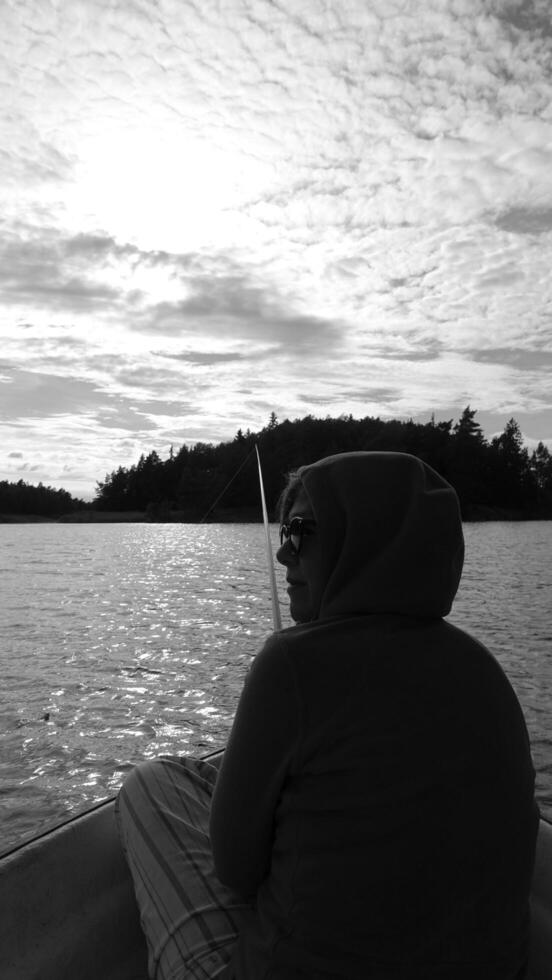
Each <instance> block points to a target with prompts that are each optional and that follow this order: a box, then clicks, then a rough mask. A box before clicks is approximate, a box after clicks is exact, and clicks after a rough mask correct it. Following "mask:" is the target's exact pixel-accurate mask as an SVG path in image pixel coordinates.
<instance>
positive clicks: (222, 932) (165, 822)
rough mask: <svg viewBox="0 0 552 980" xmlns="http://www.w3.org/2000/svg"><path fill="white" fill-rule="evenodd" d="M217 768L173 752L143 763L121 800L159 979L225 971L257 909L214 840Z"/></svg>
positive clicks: (200, 977)
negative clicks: (227, 875)
mask: <svg viewBox="0 0 552 980" xmlns="http://www.w3.org/2000/svg"><path fill="white" fill-rule="evenodd" d="M216 773H217V770H216V768H215V767H214V766H212V765H210V764H209V763H208V762H206V761H203V760H200V759H187V758H180V757H178V756H166V757H164V758H161V759H156V760H155V761H152V762H145V763H142V764H141V765H138V766H136V767H135V768H134V769H133V770H131V772H130V773H129V774H128V776H127V778H126V780H125V782H124V784H123V786H122V789H121V791H120V793H119V796H118V799H117V805H116V813H117V820H118V823H119V832H120V835H121V841H122V845H123V849H124V851H125V854H126V858H127V861H128V864H129V867H130V871H131V874H132V878H133V882H134V889H135V892H136V899H137V902H138V907H139V909H140V919H141V922H142V928H143V930H144V933H145V935H146V939H147V944H148V952H149V964H148V965H149V974H150V977H151V978H152V980H207V978H209V980H211V978H213V977H216V976H217V975H219V973H222V972H224V971H225V968H226V965H227V964H228V962H229V960H230V957H231V955H232V951H233V947H234V944H235V941H236V937H237V935H238V932H239V928H240V923H241V921H242V918H243V916H244V915H245V914H246V912H247V911H248V910H249V909H250V906H249V905H247V904H245V903H244V902H243V900H242V899H240V898H239V897H238V896H237V895H235V894H234V893H233V892H231V891H230V889H229V888H226V887H225V886H224V885H222V884H221V883H220V881H219V880H218V878H217V876H216V873H215V869H214V865H213V859H212V855H211V846H210V841H209V833H208V829H209V808H210V804H211V796H212V792H213V788H214V783H215V779H216Z"/></svg>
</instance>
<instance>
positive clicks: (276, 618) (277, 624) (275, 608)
mask: <svg viewBox="0 0 552 980" xmlns="http://www.w3.org/2000/svg"><path fill="white" fill-rule="evenodd" d="M255 451H256V453H257V464H258V467H259V487H260V490H261V504H262V508H263V524H264V529H265V546H266V560H267V563H268V575H269V580H270V597H271V599H272V624H273V626H274V629H275V630H281V629H282V619H281V617H280V604H279V602H278V590H277V588H276V576H275V574H274V559H273V557H272V544H271V542H270V527H269V524H268V513H267V509H266V499H265V492H264V484H263V471H262V469H261V457H260V456H259V447H258V445H257V443H255Z"/></svg>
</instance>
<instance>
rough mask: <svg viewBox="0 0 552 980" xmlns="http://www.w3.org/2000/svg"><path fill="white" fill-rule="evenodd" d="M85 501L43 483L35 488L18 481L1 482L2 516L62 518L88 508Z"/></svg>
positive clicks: (0, 506)
mask: <svg viewBox="0 0 552 980" xmlns="http://www.w3.org/2000/svg"><path fill="white" fill-rule="evenodd" d="M86 506H87V505H86V504H85V502H84V500H78V499H77V498H75V497H72V496H71V494H70V493H68V492H67V490H56V489H55V488H54V487H45V486H44V485H43V484H42V483H39V484H38V486H33V484H31V483H25V481H24V480H18V481H17V483H10V482H9V481H8V480H1V481H0V514H19V515H23V516H33V517H61V516H62V515H63V514H73V513H74V512H75V511H77V510H84V509H85V508H86Z"/></svg>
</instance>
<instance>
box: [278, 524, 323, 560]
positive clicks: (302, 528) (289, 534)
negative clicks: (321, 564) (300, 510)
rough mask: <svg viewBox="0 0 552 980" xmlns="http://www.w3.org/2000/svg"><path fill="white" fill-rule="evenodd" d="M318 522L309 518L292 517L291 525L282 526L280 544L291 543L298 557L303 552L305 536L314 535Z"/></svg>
mask: <svg viewBox="0 0 552 980" xmlns="http://www.w3.org/2000/svg"><path fill="white" fill-rule="evenodd" d="M315 526H316V521H313V520H310V519H309V518H308V517H292V519H291V521H290V522H289V524H281V525H280V544H281V545H282V544H283V543H284V541H289V543H290V545H291V550H292V553H293V554H294V555H298V554H299V552H300V550H301V542H302V540H303V535H304V534H312V532H313V529H314V527H315Z"/></svg>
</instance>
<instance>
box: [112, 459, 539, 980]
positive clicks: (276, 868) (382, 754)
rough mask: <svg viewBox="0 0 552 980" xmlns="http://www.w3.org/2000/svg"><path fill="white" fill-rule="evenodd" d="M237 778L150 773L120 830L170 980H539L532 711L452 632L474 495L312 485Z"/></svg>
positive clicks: (261, 666) (208, 770) (234, 736)
mask: <svg viewBox="0 0 552 980" xmlns="http://www.w3.org/2000/svg"><path fill="white" fill-rule="evenodd" d="M281 519H282V527H281V531H280V534H281V547H280V549H279V551H278V555H277V557H278V561H279V562H281V564H282V565H284V566H285V568H286V573H287V574H286V577H287V582H288V594H289V600H290V611H291V616H292V618H293V619H294V621H295V623H296V625H295V626H292V627H291V628H288V629H283V630H281V631H278V632H275V633H273V634H272V635H271V636H270V637H269V638H268V640H267V642H266V643H265V645H264V647H263V648H262V650H261V651H260V652H259V654H258V655H257V656H256V658H255V659H254V661H253V663H252V665H251V668H250V670H249V673H248V675H247V678H246V681H245V685H244V689H243V692H242V694H241V697H240V701H239V704H238V708H237V712H236V716H235V720H234V724H233V728H232V731H231V735H230V738H229V740H228V745H227V748H226V751H225V753H224V757H223V760H222V764H221V766H220V770H219V771H217V769H216V767H215V766H213V765H211V764H209V763H208V762H205V761H197V760H193V759H182V758H177V757H174V758H172V757H171V758H166V759H162V760H157V761H154V762H148V763H145V764H143V765H141V766H138V767H136V769H134V770H133V771H132V772H131V773H130V774H129V777H128V778H127V780H126V782H125V784H124V787H123V789H122V791H121V794H120V799H119V807H120V815H119V820H120V825H121V834H122V839H123V842H124V847H125V849H126V853H127V858H128V861H129V864H130V867H131V870H132V874H133V878H134V883H135V888H136V894H137V899H138V904H139V906H140V909H141V916H142V923H143V927H144V930H145V933H146V936H147V940H148V946H149V956H150V974H151V976H152V977H155V978H156V980H184V978H200V977H201V978H211V977H219V978H221V977H224V978H225V980H226V978H235V980H263V978H267V980H268V978H270V980H294V978H296V980H299V978H303V980H307V978H312V980H314V978H320V980H322V978H326V980H331V978H333V980H337V978H339V980H370V978H373V980H522V978H523V977H524V976H525V975H526V968H527V958H528V945H529V905H528V896H529V891H530V884H531V876H532V869H533V861H534V853H535V842H536V836H537V827H538V809H537V806H536V804H535V801H534V769H533V765H532V762H531V755H530V747H529V741H528V736H527V731H526V726H525V722H524V719H523V715H522V711H521V708H520V705H519V703H518V700H517V698H516V696H515V694H514V692H513V690H512V687H511V685H510V683H509V681H508V680H507V678H506V676H505V674H504V673H503V671H502V669H501V667H500V666H499V664H498V663H497V661H496V660H495V659H494V657H493V656H492V655H491V654H490V653H489V652H488V650H487V649H486V648H485V647H484V646H482V645H481V644H480V643H479V642H478V641H477V640H475V639H473V638H471V637H470V636H469V635H467V634H466V633H465V632H463V631H461V630H459V629H456V628H455V627H454V626H452V625H451V624H450V623H447V622H445V621H444V619H443V617H445V616H446V615H447V614H448V613H449V611H450V608H451V604H452V601H453V599H454V596H455V593H456V590H457V588H458V584H459V581H460V575H461V571H462V562H463V554H464V545H463V537H462V524H461V519H460V512H459V506H458V500H457V497H456V494H455V492H454V490H453V489H452V488H451V487H450V485H449V484H448V483H447V482H446V481H445V480H443V479H442V478H441V477H440V476H439V475H438V474H437V473H436V472H435V471H434V470H432V469H431V468H430V467H429V466H427V465H426V464H425V463H423V462H422V461H420V460H419V459H417V458H415V457H413V456H410V455H407V454H404V453H379V452H373V453H362V452H361V453H344V454H341V455H337V456H331V457H328V458H326V459H322V460H320V461H319V462H317V463H314V464H313V465H309V466H304V467H302V468H301V469H299V470H298V471H297V473H296V474H294V475H293V476H292V478H291V479H290V482H289V484H288V487H287V489H286V491H285V492H284V495H283V500H282V514H281Z"/></svg>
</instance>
